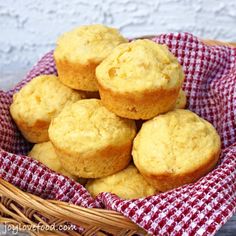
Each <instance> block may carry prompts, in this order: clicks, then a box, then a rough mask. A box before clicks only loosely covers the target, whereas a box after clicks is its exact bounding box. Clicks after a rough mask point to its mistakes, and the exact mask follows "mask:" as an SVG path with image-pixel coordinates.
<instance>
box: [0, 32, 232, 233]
mask: <svg viewBox="0 0 236 236" xmlns="http://www.w3.org/2000/svg"><path fill="white" fill-rule="evenodd" d="M152 37H154V36H143V37H141V38H152ZM203 42H204V43H205V44H206V45H215V46H216V45H225V46H230V47H236V43H225V42H219V41H215V40H203ZM0 200H1V201H0V212H1V218H0V223H6V224H8V225H12V227H13V226H19V228H20V229H26V230H27V229H29V233H30V234H31V235H86V236H90V235H120V236H122V235H123V236H125V235H126V236H129V235H134V234H142V235H147V232H145V231H144V230H143V229H141V228H140V227H139V226H137V225H136V224H135V223H133V222H132V221H131V220H130V219H128V218H126V217H124V216H123V215H122V214H120V213H118V212H115V211H112V210H104V209H98V208H84V207H80V206H76V205H73V204H69V203H66V202H62V201H56V200H44V199H42V198H40V197H38V196H35V195H32V194H30V193H27V192H23V191H21V190H20V189H18V188H17V187H15V186H13V185H12V184H10V183H8V182H6V181H5V180H3V179H0ZM68 222H69V223H70V224H73V225H77V226H80V227H82V228H83V230H81V231H80V230H77V231H74V230H66V231H64V232H63V231H59V230H54V229H51V230H50V226H51V225H54V226H55V227H57V226H61V225H69V224H68ZM39 225H40V226H44V229H47V230H42V231H41V230H39V231H38V230H33V229H36V228H37V227H38V226H39ZM34 227H35V228H34ZM47 227H48V228H47ZM42 228H43V227H42ZM68 229H69V228H68Z"/></svg>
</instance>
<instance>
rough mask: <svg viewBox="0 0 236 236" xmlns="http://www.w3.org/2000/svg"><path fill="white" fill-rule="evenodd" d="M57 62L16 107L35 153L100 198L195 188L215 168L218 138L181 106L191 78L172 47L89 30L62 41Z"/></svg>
mask: <svg viewBox="0 0 236 236" xmlns="http://www.w3.org/2000/svg"><path fill="white" fill-rule="evenodd" d="M54 58H55V62H56V67H57V71H58V77H57V76H54V75H42V76H38V77H36V78H34V79H33V80H32V81H30V82H29V83H28V84H27V85H25V86H24V87H23V88H22V89H21V90H20V91H19V92H18V93H16V94H15V95H14V98H13V103H12V105H11V107H10V112H11V115H12V117H13V119H14V121H15V122H16V124H17V126H18V128H19V129H20V131H21V133H22V134H23V136H24V137H25V138H26V139H27V140H28V141H30V142H32V143H36V144H35V145H34V147H33V149H32V150H31V151H30V153H29V156H31V157H33V158H35V159H37V160H39V161H41V162H42V163H44V164H45V165H47V166H48V167H49V168H51V169H52V170H54V171H56V172H59V173H61V174H63V175H67V176H68V177H70V178H73V179H75V180H78V181H79V182H81V183H85V182H86V181H87V180H88V182H87V183H86V185H85V187H86V188H87V189H88V191H89V192H90V193H91V194H92V195H93V196H96V195H98V194H99V193H100V192H112V193H115V194H117V195H118V196H120V197H122V198H126V199H131V198H139V197H145V196H149V195H153V194H156V193H159V192H164V191H167V190H170V189H173V188H176V187H178V186H181V185H184V184H187V183H192V182H194V181H196V180H197V179H199V178H200V177H202V176H203V175H205V174H206V173H207V172H209V171H210V170H211V169H212V168H213V167H214V166H215V165H216V163H217V161H218V158H219V154H220V146H221V143H220V138H219V135H218V134H217V132H216V130H215V128H214V127H213V126H212V125H211V124H210V123H208V122H207V121H206V120H204V119H202V118H200V117H199V116H197V115H196V114H194V113H193V112H191V111H188V110H184V109H180V108H184V107H185V104H186V96H185V93H184V91H183V90H182V89H181V86H182V83H183V80H184V73H183V70H182V68H181V65H180V64H179V63H178V60H177V59H176V58H175V57H174V55H172V54H171V52H170V51H169V50H168V48H167V47H166V46H165V45H160V44H157V43H154V42H152V41H150V40H147V39H143V40H135V41H132V42H128V41H127V40H126V39H125V38H124V37H123V36H122V35H121V34H120V33H119V32H118V31H117V30H116V29H113V28H109V27H106V26H103V25H90V26H82V27H79V28H76V29H75V30H72V31H70V32H68V33H65V34H64V35H62V36H61V37H60V38H59V40H58V42H57V47H56V49H55V52H54ZM136 126H138V129H137V128H136Z"/></svg>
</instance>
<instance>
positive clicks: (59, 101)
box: [10, 75, 81, 143]
mask: <svg viewBox="0 0 236 236" xmlns="http://www.w3.org/2000/svg"><path fill="white" fill-rule="evenodd" d="M79 99H81V96H80V94H79V93H78V92H77V91H74V90H72V89H71V88H68V87H66V86H65V85H63V84H62V83H60V81H59V80H58V78H57V77H56V76H55V75H41V76H38V77H35V78H34V79H32V80H31V81H30V82H29V83H28V84H26V85H25V86H24V87H23V88H22V89H21V90H20V91H19V92H17V93H16V94H14V96H13V103H12V104H11V106H10V112H11V115H12V118H13V119H14V121H15V122H16V124H17V126H18V128H19V130H20V131H21V133H22V134H23V136H24V137H25V138H26V139H27V140H28V141H30V142H32V143H40V142H45V141H48V140H49V137H48V127H49V124H50V122H51V119H52V118H53V117H54V116H55V115H57V114H58V113H59V111H61V109H62V108H63V107H64V106H65V105H66V104H67V103H71V102H75V101H78V100H79Z"/></svg>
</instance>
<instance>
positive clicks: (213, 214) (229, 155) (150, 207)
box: [0, 33, 236, 236]
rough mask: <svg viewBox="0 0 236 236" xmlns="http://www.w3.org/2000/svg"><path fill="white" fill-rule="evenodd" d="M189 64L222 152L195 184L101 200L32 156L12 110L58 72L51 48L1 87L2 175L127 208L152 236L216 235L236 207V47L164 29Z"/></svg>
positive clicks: (189, 78) (39, 190) (199, 105)
mask: <svg viewBox="0 0 236 236" xmlns="http://www.w3.org/2000/svg"><path fill="white" fill-rule="evenodd" d="M152 40H153V41H155V42H157V43H161V44H166V45H167V46H168V47H169V49H170V50H171V52H172V53H173V54H174V55H175V56H176V57H177V58H178V60H179V62H180V63H181V64H182V65H183V69H184V72H185V76H186V78H185V82H184V87H183V88H184V90H185V91H186V93H187V97H188V108H189V109H190V110H192V111H194V112H196V113H197V114H199V115H200V116H201V117H203V118H205V119H206V120H208V121H210V122H211V123H212V124H213V125H214V126H215V127H216V129H217V130H218V132H219V134H220V136H221V140H222V154H221V160H220V163H219V164H218V166H217V167H216V168H215V169H214V170H213V171H211V172H210V173H209V174H207V175H206V176H204V177H202V178H201V179H200V180H199V181H197V182H196V183H194V184H188V185H185V186H183V187H179V188H177V189H174V190H171V191H168V192H166V193H161V194H158V195H156V196H150V197H147V198H141V199H135V200H122V199H120V198H118V197H117V196H115V195H114V194H110V193H101V194H100V195H99V196H98V197H97V198H96V199H93V198H92V197H91V196H90V195H89V193H88V192H87V191H86V189H85V188H84V187H83V186H81V185H79V184H78V183H76V182H74V181H73V180H71V179H68V178H66V177H64V176H61V175H59V174H56V173H55V172H53V171H51V170H49V169H48V168H46V167H45V166H44V165H42V164H40V163H39V162H37V161H35V160H32V159H31V158H29V157H27V156H24V155H26V153H27V151H28V150H29V149H30V148H31V145H30V144H29V143H27V141H26V140H25V139H24V138H23V137H22V136H21V134H20V133H19V131H18V130H17V128H16V126H15V124H14V123H13V121H12V119H11V117H10V114H9V105H10V104H11V102H12V95H13V94H14V93H15V92H16V91H18V90H19V89H20V88H21V87H23V86H24V85H25V84H26V83H27V82H28V81H30V80H31V79H32V78H34V77H35V76H38V75H40V74H56V73H57V72H56V68H55V63H54V60H53V53H52V52H49V53H47V54H46V55H45V56H44V57H43V58H42V59H41V60H40V61H39V62H38V63H37V64H36V65H35V66H34V67H33V69H32V70H31V71H30V72H29V73H28V75H27V76H26V78H25V79H24V80H23V81H22V82H20V83H19V84H18V85H17V86H16V87H15V88H14V89H12V90H10V91H8V92H3V91H0V176H1V178H3V179H5V180H6V181H8V182H10V183H12V184H14V185H15V186H17V187H19V188H20V189H22V190H24V191H27V192H30V193H33V194H36V195H38V196H40V197H42V198H45V199H56V200H61V201H66V202H70V203H74V204H77V205H80V206H83V207H103V208H106V209H112V210H115V211H118V212H120V213H122V214H123V215H125V216H127V217H128V218H130V219H131V220H132V221H133V222H135V223H136V224H138V225H139V226H140V227H142V228H143V229H145V230H146V231H148V232H149V233H150V234H152V235H175V236H176V235H213V234H214V233H215V232H216V231H217V230H218V229H219V228H220V227H221V226H222V225H223V224H224V223H225V222H226V221H227V220H228V219H229V218H230V217H231V216H232V215H233V213H234V212H235V211H236V49H233V48H229V47H226V46H214V47H212V46H206V45H204V44H203V43H202V42H201V41H200V40H199V39H198V38H196V37H194V36H193V35H191V34H187V33H180V34H163V35H160V36H157V37H154V38H153V39H152Z"/></svg>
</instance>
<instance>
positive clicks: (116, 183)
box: [85, 164, 156, 199]
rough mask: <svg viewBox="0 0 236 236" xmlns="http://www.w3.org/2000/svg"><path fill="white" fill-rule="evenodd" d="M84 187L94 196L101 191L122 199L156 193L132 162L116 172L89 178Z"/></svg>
mask: <svg viewBox="0 0 236 236" xmlns="http://www.w3.org/2000/svg"><path fill="white" fill-rule="evenodd" d="M85 187H86V188H87V190H88V191H89V192H90V194H91V195H92V196H94V197H96V196H97V195H98V194H99V193H101V192H111V193H114V194H116V195H117V196H119V197H121V198H124V199H133V198H141V197H147V196H150V195H153V194H155V193H156V190H155V188H154V187H152V186H151V185H150V184H148V183H147V181H146V180H145V179H144V178H143V176H142V175H141V174H140V173H139V172H138V170H137V168H136V167H134V166H133V165H132V164H131V165H129V166H128V167H127V168H126V169H124V170H122V171H120V172H117V173H116V174H113V175H110V176H107V177H103V178H100V179H95V180H90V181H89V182H88V183H87V184H86V186H85Z"/></svg>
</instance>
